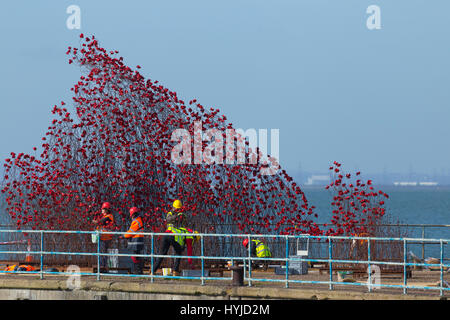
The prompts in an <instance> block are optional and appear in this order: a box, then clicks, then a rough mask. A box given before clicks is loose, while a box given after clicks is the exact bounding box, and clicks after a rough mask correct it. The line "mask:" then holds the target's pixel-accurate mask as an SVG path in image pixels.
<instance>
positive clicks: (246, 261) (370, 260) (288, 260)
mask: <svg viewBox="0 0 450 320" xmlns="http://www.w3.org/2000/svg"><path fill="white" fill-rule="evenodd" d="M0 233H14V234H17V233H22V234H23V233H26V234H27V235H29V234H32V235H34V237H35V239H39V250H35V251H24V250H1V251H0V254H6V255H30V254H31V255H34V256H39V265H40V269H39V270H36V271H26V272H23V273H27V274H37V275H40V279H43V278H44V275H47V274H51V275H72V274H73V273H67V272H59V271H58V272H53V271H45V270H44V266H45V264H44V258H45V257H46V256H51V255H60V256H74V255H75V256H76V255H78V256H90V257H95V258H96V263H95V264H96V266H97V270H96V272H79V273H76V274H77V275H80V276H96V278H97V280H100V279H101V277H102V276H108V277H130V278H131V277H140V278H147V279H150V281H151V282H153V281H154V280H155V279H158V278H171V279H189V280H200V281H201V284H202V285H204V284H205V281H209V280H222V281H223V280H227V281H228V280H233V277H232V276H229V277H212V276H209V275H206V265H205V261H208V260H223V261H224V262H225V261H232V262H233V263H234V264H236V265H239V263H241V265H242V267H243V271H244V272H243V274H244V281H247V284H248V286H252V284H253V282H272V283H282V284H284V285H285V287H286V288H288V287H289V286H290V285H291V284H312V285H316V284H317V285H319V284H320V285H327V286H328V288H329V290H333V289H334V287H335V286H336V285H346V286H365V287H367V289H368V291H369V292H371V291H372V290H374V289H377V288H398V289H402V290H403V294H406V293H407V292H408V290H409V289H421V290H426V291H439V294H440V295H441V296H442V295H444V292H448V291H450V288H449V287H448V286H446V285H445V281H444V273H446V272H444V270H448V268H450V264H445V263H444V262H445V261H446V259H445V257H444V252H445V251H444V248H445V245H447V244H448V243H449V242H450V239H425V238H376V237H343V236H310V235H249V234H209V233H198V234H195V236H197V237H199V238H200V240H199V243H200V254H199V255H193V256H189V258H191V259H198V260H200V269H201V273H200V276H182V275H179V276H167V275H157V274H153V273H149V274H142V275H137V274H115V273H102V272H101V266H100V257H102V256H106V257H131V256H133V257H140V258H147V259H149V260H150V268H151V269H150V270H153V266H154V259H155V258H158V257H163V258H181V259H186V258H188V256H185V255H181V256H180V255H169V254H167V255H161V254H157V253H156V251H155V242H156V239H155V237H158V236H164V235H167V233H128V234H139V235H143V236H145V237H149V238H150V252H149V253H148V254H134V253H130V254H124V253H105V252H100V241H97V243H96V252H65V251H47V250H46V249H45V241H44V235H47V234H65V235H68V234H77V235H93V234H95V235H97V238H98V239H99V238H100V237H99V236H100V235H101V234H102V232H100V231H53V230H51V231H50V230H0ZM106 233H108V234H113V235H118V236H119V235H124V234H127V233H126V232H111V231H108V232H106ZM177 235H182V236H187V235H192V234H189V233H184V234H177ZM207 238H212V239H217V238H221V239H237V240H239V241H238V242H237V243H240V242H241V241H242V239H244V238H247V239H248V240H249V242H250V240H252V239H261V240H262V241H263V242H264V239H266V240H267V242H269V241H268V240H269V239H276V240H277V241H279V242H283V243H284V251H285V252H284V255H283V256H281V255H280V256H278V257H270V258H261V257H255V256H252V255H251V252H250V246H249V248H248V249H245V251H243V252H244V254H242V255H239V256H237V255H234V256H225V255H217V253H215V252H212V255H206V254H205V239H207ZM299 239H300V240H305V241H309V240H315V241H323V242H324V243H326V244H327V246H328V257H327V258H311V257H308V256H293V255H291V253H292V252H293V251H294V250H295V243H296V242H298V240H299ZM346 241H347V242H355V241H356V242H358V243H362V244H363V246H364V247H366V246H367V251H366V252H367V259H365V260H358V259H341V258H336V257H334V253H333V252H334V251H333V249H334V248H335V247H338V246H340V244H342V243H343V242H346ZM377 241H378V242H392V243H397V244H400V245H401V246H402V249H401V251H402V252H401V256H402V260H401V261H391V260H383V261H381V260H380V259H377V258H375V259H374V255H373V252H374V251H373V248H374V246H375V245H376V243H377ZM417 242H418V243H425V244H438V245H439V248H440V259H439V263H433V264H431V263H422V262H420V263H418V262H409V261H408V244H409V243H417ZM0 249H1V248H0ZM294 253H295V252H294ZM255 261H259V262H261V261H262V262H266V263H276V262H278V263H281V265H284V269H285V274H284V275H282V276H281V277H274V276H272V277H267V276H266V277H263V278H262V277H258V276H257V275H256V276H254V273H252V270H253V266H252V265H253V264H252V262H255ZM298 262H309V263H323V264H325V265H326V268H327V269H328V272H329V277H328V280H327V281H320V280H308V279H306V278H304V277H303V276H301V275H300V276H291V275H290V270H291V269H290V268H289V266H290V265H292V264H293V263H298ZM336 264H347V265H352V266H355V265H361V266H363V267H367V271H368V272H367V275H368V279H367V282H366V283H360V282H340V281H335V279H333V271H336V270H337V268H336V267H335V265H336ZM380 266H385V267H392V266H397V267H398V268H400V270H401V271H402V274H403V283H402V284H386V283H381V282H380V283H376V282H375V283H373V282H374V281H373V280H374V279H373V278H372V268H376V267H380ZM411 267H426V268H430V267H433V268H436V267H438V268H439V280H440V283H439V285H436V286H427V285H425V286H419V285H411V284H408V280H407V278H408V277H407V272H408V271H409V269H410V268H411ZM0 273H21V272H17V271H0ZM260 274H262V273H260Z"/></svg>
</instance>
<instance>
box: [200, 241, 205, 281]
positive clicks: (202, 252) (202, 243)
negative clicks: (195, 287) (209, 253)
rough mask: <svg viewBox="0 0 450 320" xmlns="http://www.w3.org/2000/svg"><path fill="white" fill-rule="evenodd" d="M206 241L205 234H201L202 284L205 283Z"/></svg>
mask: <svg viewBox="0 0 450 320" xmlns="http://www.w3.org/2000/svg"><path fill="white" fill-rule="evenodd" d="M203 248H204V241H203V234H202V235H201V236H200V250H201V255H202V286H203V285H205V279H204V276H205V257H204V249H203Z"/></svg>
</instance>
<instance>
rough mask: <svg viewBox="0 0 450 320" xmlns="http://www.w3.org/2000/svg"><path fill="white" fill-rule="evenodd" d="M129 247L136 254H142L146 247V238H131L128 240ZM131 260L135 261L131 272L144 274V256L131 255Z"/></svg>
mask: <svg viewBox="0 0 450 320" xmlns="http://www.w3.org/2000/svg"><path fill="white" fill-rule="evenodd" d="M128 247H129V248H130V249H131V251H132V252H133V253H134V254H142V251H143V249H144V238H143V237H139V238H131V240H130V241H128ZM131 260H132V261H133V265H132V269H131V273H132V274H143V272H144V259H143V258H142V257H131Z"/></svg>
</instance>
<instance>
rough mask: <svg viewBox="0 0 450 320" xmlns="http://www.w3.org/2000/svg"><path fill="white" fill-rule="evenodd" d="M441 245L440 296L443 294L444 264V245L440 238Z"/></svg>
mask: <svg viewBox="0 0 450 320" xmlns="http://www.w3.org/2000/svg"><path fill="white" fill-rule="evenodd" d="M440 245H441V281H440V282H441V283H440V284H441V285H440V296H441V297H442V295H443V294H444V290H443V289H442V288H443V287H444V266H443V265H442V264H443V262H444V246H443V243H442V239H441V242H440Z"/></svg>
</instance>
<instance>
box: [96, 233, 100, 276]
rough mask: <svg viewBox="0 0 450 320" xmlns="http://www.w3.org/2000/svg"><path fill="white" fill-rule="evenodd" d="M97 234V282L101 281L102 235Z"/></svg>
mask: <svg viewBox="0 0 450 320" xmlns="http://www.w3.org/2000/svg"><path fill="white" fill-rule="evenodd" d="M96 232H97V280H100V235H99V232H98V230H97V231H96Z"/></svg>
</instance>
